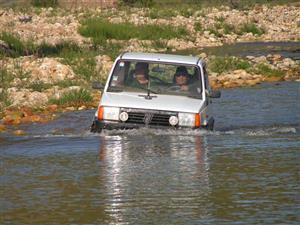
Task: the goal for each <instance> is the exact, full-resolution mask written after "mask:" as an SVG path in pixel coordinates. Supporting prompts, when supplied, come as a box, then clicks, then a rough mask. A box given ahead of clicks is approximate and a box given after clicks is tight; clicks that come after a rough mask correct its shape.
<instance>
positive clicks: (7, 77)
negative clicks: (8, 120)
mask: <svg viewBox="0 0 300 225" xmlns="http://www.w3.org/2000/svg"><path fill="white" fill-rule="evenodd" d="M0 79H1V82H0V116H1V114H2V112H3V110H4V109H5V107H7V106H9V105H11V102H10V101H9V99H8V94H7V88H8V87H9V83H10V82H11V81H12V80H13V75H12V74H11V73H9V72H8V71H7V70H6V69H4V68H0Z"/></svg>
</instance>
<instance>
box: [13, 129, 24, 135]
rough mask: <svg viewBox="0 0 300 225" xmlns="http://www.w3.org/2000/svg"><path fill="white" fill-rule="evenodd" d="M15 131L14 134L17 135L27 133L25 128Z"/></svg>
mask: <svg viewBox="0 0 300 225" xmlns="http://www.w3.org/2000/svg"><path fill="white" fill-rule="evenodd" d="M13 133H14V135H17V136H22V135H25V131H24V130H15V131H14V132H13Z"/></svg>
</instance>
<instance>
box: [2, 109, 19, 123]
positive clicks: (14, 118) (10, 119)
mask: <svg viewBox="0 0 300 225" xmlns="http://www.w3.org/2000/svg"><path fill="white" fill-rule="evenodd" d="M22 117H23V115H22V114H21V112H9V114H6V115H5V116H4V117H3V119H2V122H3V124H4V125H18V124H20V123H21V119H22Z"/></svg>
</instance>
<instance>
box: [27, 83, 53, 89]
mask: <svg viewBox="0 0 300 225" xmlns="http://www.w3.org/2000/svg"><path fill="white" fill-rule="evenodd" d="M52 86H53V85H52V84H46V83H44V82H42V81H35V82H33V83H30V84H29V85H28V86H27V88H29V89H32V91H39V92H42V91H44V90H47V89H48V88H51V87H52Z"/></svg>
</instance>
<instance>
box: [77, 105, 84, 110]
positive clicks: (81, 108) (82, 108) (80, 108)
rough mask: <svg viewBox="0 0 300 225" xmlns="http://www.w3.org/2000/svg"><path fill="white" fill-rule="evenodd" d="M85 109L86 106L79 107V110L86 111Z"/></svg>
mask: <svg viewBox="0 0 300 225" xmlns="http://www.w3.org/2000/svg"><path fill="white" fill-rule="evenodd" d="M85 109H86V106H85V105H82V106H80V107H78V110H85Z"/></svg>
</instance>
